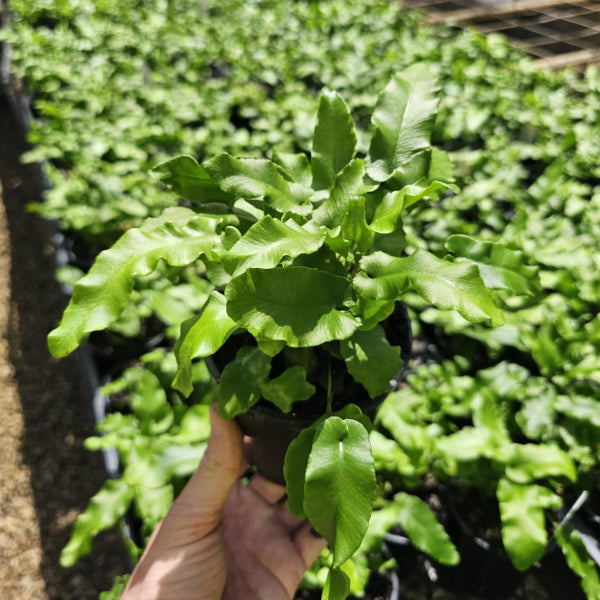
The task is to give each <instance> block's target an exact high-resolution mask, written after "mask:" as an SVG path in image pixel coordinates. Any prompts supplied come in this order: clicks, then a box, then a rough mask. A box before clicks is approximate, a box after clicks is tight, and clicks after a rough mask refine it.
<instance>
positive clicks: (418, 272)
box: [353, 249, 504, 326]
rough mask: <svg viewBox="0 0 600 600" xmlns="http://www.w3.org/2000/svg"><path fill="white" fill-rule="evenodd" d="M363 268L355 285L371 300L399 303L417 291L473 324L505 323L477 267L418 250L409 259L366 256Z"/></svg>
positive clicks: (380, 255) (383, 255) (361, 263)
mask: <svg viewBox="0 0 600 600" xmlns="http://www.w3.org/2000/svg"><path fill="white" fill-rule="evenodd" d="M360 266H361V268H362V269H363V271H364V273H361V272H359V273H358V274H357V275H356V277H355V278H354V282H353V285H354V287H355V288H356V289H357V290H358V291H359V292H360V293H361V294H364V295H365V296H367V297H370V298H377V299H378V300H397V299H398V298H399V297H400V296H401V295H402V294H403V293H404V292H406V291H407V290H409V289H413V290H414V291H416V292H417V293H418V294H419V295H421V296H422V297H423V298H424V299H425V300H427V302H431V303H432V304H433V305H435V306H437V307H438V308H442V309H445V310H449V309H454V310H457V311H458V312H459V313H460V314H461V315H462V316H463V317H464V318H465V319H467V320H469V321H474V322H479V321H484V320H486V319H490V320H491V322H492V325H494V326H498V325H502V323H503V322H504V317H503V315H502V312H501V311H500V310H499V309H498V308H497V307H496V305H495V304H494V301H493V299H492V297H491V295H490V293H489V291H488V290H487V288H486V287H485V285H484V283H483V281H482V279H481V277H480V275H479V270H478V268H477V265H475V264H469V263H467V262H464V263H458V264H455V263H450V262H448V261H445V260H441V259H439V258H437V257H436V256H434V255H433V254H430V253H429V252H427V251H425V250H422V249H418V250H417V251H416V252H414V253H413V254H411V255H410V256H408V257H405V258H398V257H393V256H390V255H388V254H385V253H383V252H375V253H373V254H370V255H368V256H365V257H364V258H363V259H362V260H361V262H360ZM367 274H368V275H370V276H371V277H369V276H368V275H367Z"/></svg>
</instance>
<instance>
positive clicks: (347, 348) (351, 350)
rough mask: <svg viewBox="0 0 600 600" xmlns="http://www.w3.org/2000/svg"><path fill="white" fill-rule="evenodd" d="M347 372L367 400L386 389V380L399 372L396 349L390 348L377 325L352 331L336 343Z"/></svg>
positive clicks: (387, 382)
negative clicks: (365, 329)
mask: <svg viewBox="0 0 600 600" xmlns="http://www.w3.org/2000/svg"><path fill="white" fill-rule="evenodd" d="M340 349H341V352H342V356H343V358H344V360H345V361H346V366H347V367H348V372H349V373H350V375H352V377H353V378H354V379H355V381H358V382H359V383H360V384H362V385H363V387H364V388H365V389H366V390H367V392H368V393H369V396H371V398H375V396H377V394H381V393H383V392H386V391H388V390H389V389H390V381H391V380H392V379H393V378H394V376H395V375H396V374H397V373H398V371H399V370H400V367H401V366H402V359H401V357H400V352H399V349H398V347H397V346H391V345H390V343H389V342H388V341H387V339H386V337H385V333H384V331H383V329H382V328H381V327H379V326H377V327H374V328H373V329H369V330H367V331H363V330H358V331H355V332H354V333H353V334H352V336H351V337H349V338H348V339H346V340H343V341H342V342H341V344H340Z"/></svg>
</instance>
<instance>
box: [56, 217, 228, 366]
mask: <svg viewBox="0 0 600 600" xmlns="http://www.w3.org/2000/svg"><path fill="white" fill-rule="evenodd" d="M217 223H218V220H216V219H211V218H208V217H205V216H202V215H198V214H196V213H195V212H193V211H192V210H189V209H187V208H170V209H167V210H166V211H165V212H164V214H163V215H162V216H161V217H158V218H156V219H148V220H147V221H146V223H145V224H144V225H143V226H142V227H141V228H139V229H130V230H129V231H127V232H126V233H125V234H124V235H123V236H122V237H121V238H120V239H119V240H118V241H117V242H116V243H115V244H114V246H113V247H112V248H110V249H108V250H105V251H103V252H101V253H100V254H99V255H98V257H97V258H96V262H95V263H94V264H93V266H92V268H91V269H90V271H89V272H88V274H87V275H85V277H82V278H81V279H80V280H79V281H78V282H77V283H76V284H75V287H74V288H73V295H72V297H71V300H70V302H69V305H68V306H67V308H66V310H65V312H64V314H63V318H62V321H61V322H60V325H59V326H58V327H57V328H56V329H54V330H53V331H52V332H51V333H50V334H49V336H48V346H49V348H50V352H51V353H52V354H53V355H54V356H57V357H61V356H66V355H67V354H69V353H70V352H72V351H73V350H74V349H75V348H76V347H77V346H78V345H79V344H80V343H81V341H82V339H83V337H84V336H85V335H86V334H87V333H89V332H91V331H98V330H100V329H104V328H106V327H108V326H109V325H110V324H111V323H114V322H115V321H116V320H117V319H118V317H119V315H120V314H121V313H122V312H123V310H124V309H125V307H126V306H127V303H128V302H129V297H130V295H131V291H132V289H133V284H134V279H135V277H136V276H142V277H143V276H144V275H149V274H150V273H152V271H153V270H154V269H155V268H156V265H157V264H158V262H159V261H160V260H164V261H165V262H166V263H168V264H169V265H172V266H176V267H182V266H185V265H188V264H190V263H191V262H193V261H194V260H196V259H197V258H198V257H199V256H201V255H203V254H205V255H207V256H213V253H214V251H215V250H216V249H217V248H218V246H219V244H220V242H219V237H218V236H217V234H216V226H217Z"/></svg>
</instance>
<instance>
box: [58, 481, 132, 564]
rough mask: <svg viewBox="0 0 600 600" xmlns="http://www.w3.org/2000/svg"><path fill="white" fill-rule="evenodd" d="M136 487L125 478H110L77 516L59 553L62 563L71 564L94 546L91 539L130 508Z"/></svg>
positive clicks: (110, 525) (111, 524)
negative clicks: (124, 479)
mask: <svg viewBox="0 0 600 600" xmlns="http://www.w3.org/2000/svg"><path fill="white" fill-rule="evenodd" d="M133 495H134V490H133V489H132V488H131V487H130V486H129V485H127V483H125V482H124V481H123V480H122V479H109V480H108V481H105V482H104V485H103V486H102V488H101V489H100V491H99V492H98V493H97V494H95V495H94V497H93V498H92V499H91V500H90V502H89V504H88V506H87V508H86V509H85V510H84V511H83V512H82V513H81V514H80V515H79V516H78V517H77V520H76V521H75V525H74V526H73V532H72V533H71V538H70V539H69V542H68V543H67V545H66V546H65V547H64V548H63V549H62V552H61V553H60V564H61V565H62V566H63V567H72V566H73V565H74V564H75V563H76V562H77V560H79V559H80V558H81V557H82V556H85V555H86V554H88V553H89V552H90V550H91V549H92V539H93V538H94V536H96V535H97V534H98V533H100V532H101V531H104V530H105V529H108V528H110V527H112V526H113V525H114V524H115V523H116V522H117V521H118V520H119V519H120V518H121V517H122V516H123V515H124V514H125V512H126V511H127V508H128V507H129V505H130V503H131V500H132V499H133Z"/></svg>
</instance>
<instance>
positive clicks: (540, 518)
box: [497, 479, 562, 571]
mask: <svg viewBox="0 0 600 600" xmlns="http://www.w3.org/2000/svg"><path fill="white" fill-rule="evenodd" d="M497 496H498V503H499V506H500V518H501V520H502V542H503V544H504V547H505V549H506V551H507V553H508V555H509V557H510V560H511V561H512V563H513V565H514V566H515V567H516V568H517V569H519V570H520V571H524V570H525V569H527V568H529V567H530V566H531V565H533V564H534V563H535V562H536V561H538V560H539V559H540V558H541V556H542V554H543V553H544V550H545V548H546V545H547V543H548V534H547V532H546V524H545V518H544V510H545V509H547V508H559V507H560V506H561V505H562V500H561V498H560V496H557V495H556V494H555V493H554V492H552V491H551V490H549V489H548V488H546V487H542V486H540V485H522V484H519V483H513V482H512V481H509V480H508V479H501V480H500V482H499V483H498V490H497Z"/></svg>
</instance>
